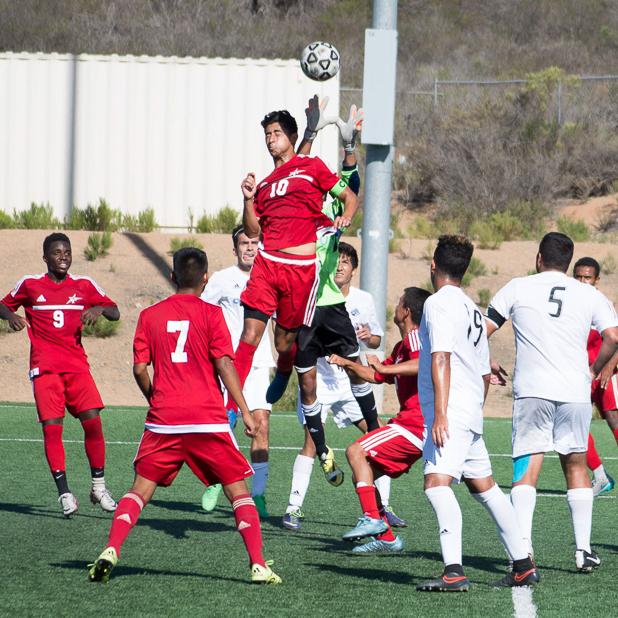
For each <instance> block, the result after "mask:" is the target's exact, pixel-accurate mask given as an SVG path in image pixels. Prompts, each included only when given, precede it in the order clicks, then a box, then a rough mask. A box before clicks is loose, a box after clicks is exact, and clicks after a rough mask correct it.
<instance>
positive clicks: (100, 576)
mask: <svg viewBox="0 0 618 618" xmlns="http://www.w3.org/2000/svg"><path fill="white" fill-rule="evenodd" d="M117 564H118V554H116V550H115V549H114V548H113V547H106V548H105V549H104V550H103V551H102V552H101V555H100V556H99V557H98V558H97V559H96V561H95V563H94V564H89V565H88V579H89V580H90V581H91V582H102V583H104V584H106V583H107V582H108V581H109V575H110V573H111V572H112V569H113V568H114V567H115V566H116V565H117Z"/></svg>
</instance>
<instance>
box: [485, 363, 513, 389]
mask: <svg viewBox="0 0 618 618" xmlns="http://www.w3.org/2000/svg"><path fill="white" fill-rule="evenodd" d="M490 367H491V375H490V376H489V383H490V384H493V385H494V386H506V378H507V377H508V375H509V374H508V373H507V372H506V369H504V367H502V365H500V363H497V362H496V361H494V360H493V359H491V360H490Z"/></svg>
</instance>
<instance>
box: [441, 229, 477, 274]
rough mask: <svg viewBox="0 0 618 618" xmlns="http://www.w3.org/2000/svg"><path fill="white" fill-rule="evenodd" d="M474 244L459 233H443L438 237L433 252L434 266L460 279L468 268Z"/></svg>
mask: <svg viewBox="0 0 618 618" xmlns="http://www.w3.org/2000/svg"><path fill="white" fill-rule="evenodd" d="M473 253H474V245H473V244H472V243H471V242H470V241H469V240H468V239H467V238H466V237H465V236H462V235H459V234H453V235H449V234H443V235H442V236H440V238H438V246H437V247H436V250H435V251H434V253H433V260H434V262H435V264H436V268H437V269H438V270H439V271H440V272H442V273H444V274H445V275H448V276H449V277H452V278H453V279H456V280H458V281H461V280H462V279H463V276H464V275H465V273H466V270H467V269H468V266H469V264H470V260H471V259H472V254H473Z"/></svg>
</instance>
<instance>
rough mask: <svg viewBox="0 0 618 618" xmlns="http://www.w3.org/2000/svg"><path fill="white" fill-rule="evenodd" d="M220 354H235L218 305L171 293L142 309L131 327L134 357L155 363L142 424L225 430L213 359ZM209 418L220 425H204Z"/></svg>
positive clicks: (186, 430)
mask: <svg viewBox="0 0 618 618" xmlns="http://www.w3.org/2000/svg"><path fill="white" fill-rule="evenodd" d="M224 356H229V357H230V358H232V359H233V358H234V351H233V349H232V341H231V339H230V333H229V331H228V328H227V325H226V323H225V319H224V318H223V311H222V310H221V307H217V306H215V305H211V304H209V303H206V302H204V301H203V300H201V299H200V298H198V297H197V296H193V295H192V294H175V295H174V296H170V297H169V298H167V299H165V300H163V301H161V302H160V303H157V304H156V305H153V306H152V307H148V309H144V311H142V312H141V313H140V316H139V320H138V322H137V328H136V329H135V338H134V340H133V362H134V363H149V364H150V363H152V365H153V368H154V376H153V381H152V386H153V390H152V397H151V400H150V410H149V411H148V415H147V417H146V428H147V429H150V430H152V431H155V432H156V431H159V432H162V433H192V432H201V431H203V432H208V431H227V430H228V420H227V415H226V413H225V408H224V407H223V395H222V394H221V387H220V385H219V378H218V376H217V373H216V370H215V365H214V360H215V359H217V358H222V357H224ZM213 424H219V425H222V428H221V427H219V428H213V427H212V426H211V427H207V426H206V425H213ZM179 425H180V426H182V428H180V427H176V428H174V426H179ZM180 429H182V431H180Z"/></svg>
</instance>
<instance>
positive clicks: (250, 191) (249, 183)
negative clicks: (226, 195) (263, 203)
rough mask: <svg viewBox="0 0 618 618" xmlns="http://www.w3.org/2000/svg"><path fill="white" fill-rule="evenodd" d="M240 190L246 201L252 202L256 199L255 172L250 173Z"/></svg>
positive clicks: (241, 184)
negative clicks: (251, 200)
mask: <svg viewBox="0 0 618 618" xmlns="http://www.w3.org/2000/svg"><path fill="white" fill-rule="evenodd" d="M240 188H241V190H242V195H243V197H244V198H245V199H246V200H250V199H252V198H253V197H255V189H256V183H255V174H254V173H253V172H249V173H248V174H247V175H246V176H245V178H244V180H243V181H242V182H241V183H240Z"/></svg>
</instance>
